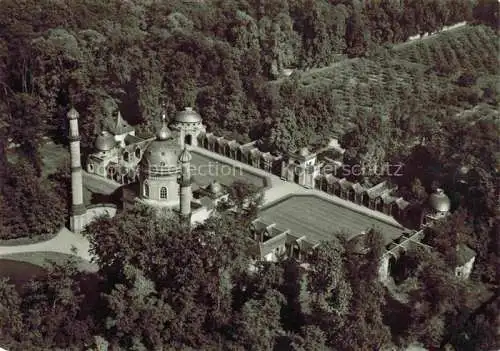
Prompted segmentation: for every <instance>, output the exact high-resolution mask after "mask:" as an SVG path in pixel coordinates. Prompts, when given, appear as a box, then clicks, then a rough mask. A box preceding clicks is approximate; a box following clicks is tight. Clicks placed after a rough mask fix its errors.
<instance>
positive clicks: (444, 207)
mask: <svg viewBox="0 0 500 351" xmlns="http://www.w3.org/2000/svg"><path fill="white" fill-rule="evenodd" d="M429 205H430V206H431V208H432V209H433V210H435V211H437V212H448V211H449V210H450V207H451V204H450V198H449V197H448V196H447V195H446V194H445V193H444V191H443V190H442V189H436V192H435V193H433V194H432V195H431V196H430V197H429Z"/></svg>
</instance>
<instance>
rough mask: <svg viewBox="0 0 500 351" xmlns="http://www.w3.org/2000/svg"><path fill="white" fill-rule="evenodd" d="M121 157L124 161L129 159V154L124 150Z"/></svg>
mask: <svg viewBox="0 0 500 351" xmlns="http://www.w3.org/2000/svg"><path fill="white" fill-rule="evenodd" d="M123 159H124V160H125V162H128V161H129V159H130V156H129V153H128V151H125V152H124V153H123Z"/></svg>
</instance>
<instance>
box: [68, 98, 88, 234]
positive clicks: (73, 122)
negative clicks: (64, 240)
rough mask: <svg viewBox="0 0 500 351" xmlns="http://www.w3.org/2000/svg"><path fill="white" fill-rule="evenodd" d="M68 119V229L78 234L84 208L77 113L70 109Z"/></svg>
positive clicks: (83, 218) (80, 229) (83, 222)
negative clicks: (69, 200) (69, 214)
mask: <svg viewBox="0 0 500 351" xmlns="http://www.w3.org/2000/svg"><path fill="white" fill-rule="evenodd" d="M67 117H68V119H69V146H70V154H71V217H70V229H71V231H73V232H75V233H79V232H81V231H82V230H83V227H84V226H85V214H86V208H85V205H84V204H83V182H82V166H81V161H80V135H79V133H78V112H77V111H76V110H75V109H74V108H71V110H69V112H68V114H67Z"/></svg>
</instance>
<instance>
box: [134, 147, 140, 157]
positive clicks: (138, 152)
mask: <svg viewBox="0 0 500 351" xmlns="http://www.w3.org/2000/svg"><path fill="white" fill-rule="evenodd" d="M135 157H136V158H141V149H139V148H137V149H135Z"/></svg>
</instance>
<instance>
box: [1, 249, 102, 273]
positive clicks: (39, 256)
mask: <svg viewBox="0 0 500 351" xmlns="http://www.w3.org/2000/svg"><path fill="white" fill-rule="evenodd" d="M0 259H2V260H3V259H5V260H11V261H17V262H24V263H29V264H32V265H35V266H38V267H42V268H47V267H50V265H51V262H54V263H56V264H64V263H65V262H67V261H68V260H69V259H71V260H74V262H75V263H76V264H77V265H78V267H79V269H80V270H92V269H93V265H91V264H90V263H89V262H87V261H85V260H83V259H82V258H80V257H77V256H72V255H68V254H64V253H59V252H48V251H37V252H22V253H15V254H10V255H4V256H2V257H0Z"/></svg>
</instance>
